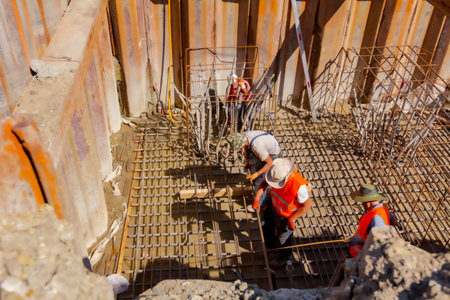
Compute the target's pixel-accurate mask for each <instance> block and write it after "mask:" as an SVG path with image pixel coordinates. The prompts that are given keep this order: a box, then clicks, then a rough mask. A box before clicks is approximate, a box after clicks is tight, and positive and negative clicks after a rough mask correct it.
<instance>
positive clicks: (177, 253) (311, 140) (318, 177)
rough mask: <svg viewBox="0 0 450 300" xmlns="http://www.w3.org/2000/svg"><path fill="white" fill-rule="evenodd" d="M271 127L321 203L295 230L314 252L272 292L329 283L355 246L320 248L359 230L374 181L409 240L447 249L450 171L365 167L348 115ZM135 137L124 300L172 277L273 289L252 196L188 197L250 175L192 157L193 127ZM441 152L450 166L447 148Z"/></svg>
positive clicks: (288, 118) (153, 127) (287, 116)
mask: <svg viewBox="0 0 450 300" xmlns="http://www.w3.org/2000/svg"><path fill="white" fill-rule="evenodd" d="M272 124H273V123H271V122H269V121H265V122H264V121H261V122H260V123H259V124H258V125H257V126H256V128H258V129H263V130H270V131H273V132H275V134H276V137H277V139H278V140H279V142H280V144H281V147H282V150H283V156H284V157H289V158H290V159H291V160H292V161H293V162H295V163H296V166H297V168H298V169H299V170H300V172H301V173H302V174H303V175H304V177H305V178H307V180H308V181H310V182H311V183H312V185H313V187H314V188H313V190H312V192H311V199H312V201H313V206H312V208H311V210H310V211H309V212H308V213H307V215H306V216H304V217H302V218H300V219H299V220H298V222H297V228H296V230H295V232H294V237H295V240H294V244H311V243H312V244H313V245H309V246H304V247H299V248H296V249H294V251H293V252H294V269H293V270H292V271H290V272H288V271H287V270H286V269H285V268H280V269H275V270H274V273H273V274H272V276H271V277H272V278H271V280H272V283H273V285H274V288H299V289H303V288H315V287H320V286H327V285H328V284H329V282H330V279H331V277H332V275H333V272H334V270H335V267H336V266H337V264H338V262H339V260H340V258H341V257H342V255H343V254H344V253H346V251H347V247H346V245H345V244H344V243H342V242H331V243H322V244H314V243H317V242H325V241H333V240H339V239H342V238H345V237H347V236H350V235H352V234H353V233H354V232H355V230H356V228H357V224H358V220H359V217H360V216H361V214H362V213H363V210H362V207H360V205H358V204H356V203H355V202H354V201H353V200H352V199H351V198H350V193H351V192H352V191H354V190H356V189H357V188H358V186H359V184H360V183H362V182H373V183H375V184H377V186H378V187H380V189H381V191H382V192H384V193H386V194H387V196H388V201H386V204H387V206H388V207H389V208H390V209H391V211H393V212H394V213H395V215H396V217H397V218H398V220H399V226H398V227H397V228H398V231H399V232H400V233H401V234H402V236H403V237H404V238H405V239H407V240H409V241H411V242H413V243H415V244H421V245H425V244H427V243H428V244H430V245H431V246H430V247H435V248H436V249H437V250H436V251H442V249H443V248H445V247H448V236H449V226H448V225H449V224H448V222H449V221H448V219H449V218H448V215H449V209H450V208H449V204H448V201H447V200H448V199H447V198H448V192H447V191H448V184H447V182H448V170H444V169H439V168H437V169H433V170H432V171H433V172H432V175H433V176H430V172H431V171H430V170H428V169H426V165H425V163H423V164H424V166H425V167H424V168H422V169H420V168H417V167H415V166H414V165H413V164H412V163H411V164H404V165H403V167H402V168H393V167H391V166H386V165H382V164H381V163H380V162H377V163H373V162H370V161H367V160H366V159H364V157H363V156H361V155H359V154H358V151H356V150H355V149H354V147H351V146H350V145H351V141H352V139H354V138H355V134H356V133H355V129H354V128H353V127H352V122H351V120H350V119H349V117H348V116H347V117H345V116H342V117H340V119H339V118H335V117H334V118H331V117H330V118H327V117H323V118H321V119H320V120H319V122H317V123H315V124H311V122H310V120H309V119H308V118H306V117H302V116H298V115H294V114H291V113H289V112H287V111H280V112H277V114H276V120H275V123H274V125H275V126H274V127H272V126H273V125H272ZM443 134H444V136H445V134H446V133H445V132H444V133H443ZM135 136H136V143H137V149H136V150H135V151H136V160H135V168H134V172H133V178H132V186H131V195H130V200H129V210H128V215H127V219H126V223H125V230H124V233H125V235H124V239H123V245H122V247H121V253H120V259H119V263H118V272H120V273H121V274H122V275H123V276H125V277H127V278H128V279H129V280H130V282H131V283H132V286H130V288H129V290H128V291H127V292H126V293H125V294H122V295H121V297H120V298H121V299H131V298H134V297H136V296H137V295H139V294H140V293H141V292H142V291H144V290H146V289H149V288H151V287H152V286H154V285H155V284H157V283H158V282H160V281H162V280H164V279H214V280H226V281H234V280H236V279H241V280H244V281H246V282H248V283H255V284H258V285H259V286H260V287H261V288H265V289H269V279H268V275H267V272H266V270H265V261H264V256H263V254H262V253H261V250H262V249H263V248H262V243H261V235H260V231H259V227H258V221H257V216H256V214H254V213H253V214H252V213H249V212H247V210H246V206H247V205H248V204H250V203H251V202H252V196H251V195H249V194H248V193H247V194H245V193H244V194H245V195H240V196H239V195H238V196H236V195H233V196H231V195H229V194H226V193H225V194H224V195H223V196H213V195H212V193H210V194H209V195H206V196H202V197H196V196H193V197H191V198H188V199H184V198H181V197H180V191H183V190H191V191H194V192H195V191H200V190H204V189H206V190H209V191H212V190H214V189H217V188H225V189H226V188H227V186H229V187H230V188H232V189H233V190H239V189H242V190H245V189H246V188H247V187H248V182H247V181H246V179H245V176H244V175H243V174H244V169H243V168H242V167H241V166H232V165H231V164H230V165H227V164H225V166H217V165H211V164H206V163H204V162H203V161H202V160H201V159H200V158H196V157H193V155H191V154H190V153H189V151H188V149H187V134H186V129H185V128H182V127H174V126H171V125H170V124H169V123H168V122H167V121H165V120H163V119H157V118H154V119H149V120H147V121H146V122H145V126H143V127H140V128H138V129H137V132H136V133H135ZM434 150H436V149H434ZM434 150H433V151H434ZM441 150H442V149H441ZM443 152H444V153H441V155H446V156H444V157H447V159H448V157H450V156H449V155H448V149H443ZM423 157H428V156H427V155H424V156H423ZM439 159H442V157H440V158H439ZM447 165H448V162H447ZM425 186H426V188H425ZM429 189H431V190H432V193H433V194H432V195H430V194H428V193H430V192H429V191H428V190H429ZM446 197H447V198H446ZM439 200H441V202H439ZM442 200H443V201H442ZM253 252H257V253H253Z"/></svg>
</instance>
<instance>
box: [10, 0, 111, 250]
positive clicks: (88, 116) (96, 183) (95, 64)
mask: <svg viewBox="0 0 450 300" xmlns="http://www.w3.org/2000/svg"><path fill="white" fill-rule="evenodd" d="M106 6H107V3H106V1H103V0H97V1H91V0H78V1H73V2H72V3H71V5H70V6H69V10H68V11H66V13H65V15H64V18H63V19H62V20H61V23H60V26H59V27H58V29H57V31H56V32H55V34H54V36H53V39H52V41H51V43H50V45H49V47H48V49H47V50H46V52H45V55H44V56H43V58H42V61H43V62H44V63H45V66H46V67H47V68H49V70H50V71H51V72H49V74H47V75H48V77H42V78H33V79H32V80H31V81H30V83H29V84H28V86H27V88H26V90H25V91H24V93H23V94H22V97H21V101H20V103H19V106H18V107H17V108H16V109H15V111H14V114H25V115H29V116H32V117H33V119H34V120H35V122H36V125H37V127H38V129H39V131H40V133H41V136H42V137H43V143H44V147H45V149H46V150H47V151H48V152H49V153H50V155H51V156H52V161H53V164H54V167H55V169H56V174H57V176H56V177H57V180H58V185H59V186H60V188H61V194H62V195H63V196H64V199H65V202H64V203H63V204H62V205H61V212H62V214H63V215H64V217H65V218H67V219H68V220H70V221H71V222H72V223H73V224H74V226H75V228H76V230H77V236H78V238H77V241H78V244H79V245H80V247H82V248H83V247H88V246H90V245H92V244H93V243H94V242H95V241H96V239H97V238H98V237H99V236H101V235H102V234H103V233H104V232H105V230H106V229H107V212H106V203H105V197H104V192H103V184H102V179H103V178H104V177H105V176H106V175H107V174H109V173H110V172H111V168H112V159H111V152H110V144H109V143H110V141H109V134H110V132H111V131H112V129H111V128H109V127H110V123H111V122H110V121H112V119H114V118H115V122H117V121H119V122H120V119H119V120H118V117H117V115H114V114H112V113H113V112H114V111H115V112H116V113H118V110H119V108H118V99H117V93H116V91H110V90H109V91H108V89H114V90H115V88H116V86H115V76H114V73H113V65H112V53H111V51H105V49H106V50H107V49H111V48H110V47H108V46H109V45H108V44H109V39H108V38H107V37H108V31H107V28H106V27H105V26H106V25H107V22H106ZM80 19H83V20H84V22H83V23H80V21H79V20H80ZM105 34H106V38H105ZM105 43H106V45H105ZM105 62H106V63H105ZM107 62H109V63H107ZM106 73H108V74H106ZM106 75H107V76H106ZM111 95H113V96H114V95H116V98H110V96H111ZM109 106H110V107H109ZM108 107H109V109H108ZM119 126H120V123H119Z"/></svg>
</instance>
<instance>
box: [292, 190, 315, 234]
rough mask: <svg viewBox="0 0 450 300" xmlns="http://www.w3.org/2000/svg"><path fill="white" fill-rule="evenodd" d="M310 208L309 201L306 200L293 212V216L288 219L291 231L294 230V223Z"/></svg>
mask: <svg viewBox="0 0 450 300" xmlns="http://www.w3.org/2000/svg"><path fill="white" fill-rule="evenodd" d="M310 208H311V199H309V198H308V199H306V201H305V202H303V203H301V204H300V206H299V208H298V209H297V210H296V211H295V212H294V214H293V215H292V216H291V217H290V218H289V221H288V227H290V228H289V229H291V230H293V229H294V228H295V221H296V220H297V219H298V218H300V217H301V216H303V215H304V214H306V212H307V211H308V210H309V209H310Z"/></svg>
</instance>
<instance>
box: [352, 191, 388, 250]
mask: <svg viewBox="0 0 450 300" xmlns="http://www.w3.org/2000/svg"><path fill="white" fill-rule="evenodd" d="M351 197H352V199H353V200H355V201H357V202H360V203H361V204H362V205H363V207H364V209H365V210H366V212H365V214H364V215H363V216H362V217H361V218H360V219H359V225H358V230H357V231H356V232H355V234H354V236H352V237H351V238H349V239H347V241H348V242H349V244H350V251H349V253H350V256H351V257H356V256H358V254H359V253H360V252H361V250H362V248H363V247H364V242H365V241H366V239H367V236H368V235H369V233H370V230H372V228H374V227H384V226H389V225H395V223H396V220H395V218H394V216H393V215H392V214H391V213H389V211H388V209H387V208H386V206H384V205H383V203H382V202H381V201H382V200H384V199H386V197H385V196H384V195H383V194H380V193H378V191H377V188H376V187H375V186H374V185H372V184H368V183H365V184H362V185H361V188H360V190H359V191H356V192H353V193H352V194H351Z"/></svg>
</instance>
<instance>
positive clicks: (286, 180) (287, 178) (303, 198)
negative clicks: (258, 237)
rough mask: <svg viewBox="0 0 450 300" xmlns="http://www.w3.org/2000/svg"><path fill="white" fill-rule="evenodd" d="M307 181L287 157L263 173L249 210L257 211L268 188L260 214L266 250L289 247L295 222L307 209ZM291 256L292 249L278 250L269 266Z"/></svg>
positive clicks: (278, 264) (281, 262)
mask: <svg viewBox="0 0 450 300" xmlns="http://www.w3.org/2000/svg"><path fill="white" fill-rule="evenodd" d="M309 186H310V185H309V183H308V181H306V179H305V178H303V176H302V175H301V174H300V173H299V172H298V171H297V170H295V168H294V164H293V163H292V162H291V161H290V160H289V159H287V158H277V159H275V160H274V161H273V163H272V166H271V167H270V169H269V170H268V171H267V172H266V174H265V178H264V180H263V181H262V182H261V184H260V185H259V187H258V189H257V191H256V195H255V198H254V200H253V208H254V209H256V210H259V209H260V201H259V200H260V199H259V198H260V197H261V195H262V194H263V193H264V191H265V190H266V189H267V188H270V193H268V195H269V196H270V198H271V199H269V201H267V202H268V205H267V208H266V212H265V214H264V225H263V228H262V229H263V234H264V241H265V244H266V246H267V248H268V249H273V248H278V247H288V246H291V245H292V239H293V237H292V236H293V232H294V229H295V221H296V220H297V219H298V218H299V217H301V216H303V215H304V214H305V213H306V212H307V211H308V210H309V209H310V208H311V199H310V197H309V193H308V189H309V188H308V187H309ZM291 254H292V249H283V250H280V251H279V253H278V254H275V255H277V256H275V257H273V258H272V259H271V261H270V265H271V266H272V267H280V266H283V265H284V264H285V263H286V261H287V260H288V259H289V257H290V256H291Z"/></svg>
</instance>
